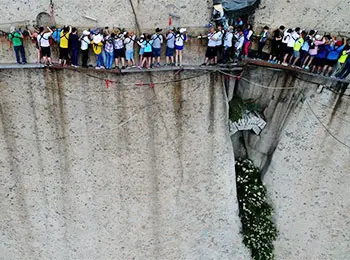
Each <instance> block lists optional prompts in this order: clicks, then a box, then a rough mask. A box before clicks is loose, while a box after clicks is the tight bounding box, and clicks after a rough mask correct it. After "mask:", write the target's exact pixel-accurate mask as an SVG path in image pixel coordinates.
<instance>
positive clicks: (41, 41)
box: [37, 27, 53, 66]
mask: <svg viewBox="0 0 350 260" xmlns="http://www.w3.org/2000/svg"><path fill="white" fill-rule="evenodd" d="M52 33H53V32H52V30H51V29H50V27H47V30H45V29H44V27H40V28H39V35H38V36H37V41H38V45H39V48H40V51H41V54H42V56H43V58H44V64H46V63H47V62H49V66H52V61H51V48H50V37H51V35H52Z"/></svg>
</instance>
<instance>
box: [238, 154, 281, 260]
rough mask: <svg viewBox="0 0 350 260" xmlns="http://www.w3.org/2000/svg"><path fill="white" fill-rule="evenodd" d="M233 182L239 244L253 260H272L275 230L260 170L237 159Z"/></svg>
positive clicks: (251, 163) (246, 161)
mask: <svg viewBox="0 0 350 260" xmlns="http://www.w3.org/2000/svg"><path fill="white" fill-rule="evenodd" d="M236 179H237V197H238V204H239V216H240V218H241V222H242V233H243V243H244V244H245V245H246V246H247V247H248V248H249V249H250V250H251V255H252V258H253V259H254V260H272V259H274V254H273V251H274V245H273V242H274V241H275V240H276V238H277V229H276V226H275V224H274V223H273V221H272V213H273V209H272V206H271V205H270V204H269V203H268V202H267V200H266V187H265V186H264V185H263V183H262V181H261V177H260V171H259V169H258V168H256V167H255V166H254V164H253V162H252V161H251V160H248V159H245V160H237V161H236Z"/></svg>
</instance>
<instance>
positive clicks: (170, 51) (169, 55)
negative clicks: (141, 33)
mask: <svg viewBox="0 0 350 260" xmlns="http://www.w3.org/2000/svg"><path fill="white" fill-rule="evenodd" d="M175 36H176V35H175V33H174V27H173V26H170V27H169V30H168V34H167V36H166V50H165V56H166V60H165V62H166V64H165V65H167V66H174V65H175V62H174V54H175Z"/></svg>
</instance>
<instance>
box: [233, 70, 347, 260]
mask: <svg viewBox="0 0 350 260" xmlns="http://www.w3.org/2000/svg"><path fill="white" fill-rule="evenodd" d="M347 85H348V84H342V83H337V82H332V81H330V80H327V79H323V78H317V77H313V76H308V75H298V74H295V73H294V72H292V71H280V70H274V69H266V68H258V67H249V68H248V69H247V70H246V71H245V73H244V76H243V79H242V80H241V81H240V83H239V84H238V85H236V86H237V87H236V89H235V94H236V95H238V96H240V97H242V98H244V99H247V98H252V99H255V102H256V103H259V104H260V105H261V106H262V108H263V115H264V117H265V119H266V121H267V126H266V128H265V129H264V130H263V132H262V133H261V134H260V136H257V135H255V134H254V133H252V132H248V131H246V132H244V133H241V135H242V137H241V140H242V139H243V140H244V142H243V143H244V145H243V147H245V149H242V146H241V149H240V150H239V149H237V151H235V153H237V155H239V153H240V154H241V155H245V154H247V155H248V156H249V158H251V159H252V160H253V161H254V163H255V164H256V165H258V166H259V167H260V168H261V169H262V170H263V173H264V182H265V184H266V185H267V187H268V192H269V197H270V199H271V201H272V204H273V205H274V207H275V213H276V214H275V221H276V224H277V227H278V230H279V237H278V239H277V242H276V255H277V259H312V260H320V259H325V260H326V259H347V258H348V256H349V254H350V249H349V241H350V235H349V232H348V230H349V229H350V223H349V221H348V216H349V214H350V200H349V196H350V192H349V189H348V187H349V185H350V178H349V170H350V164H349V158H350V133H349V123H350V99H349V94H350V92H349V90H346V91H344V90H345V88H346V87H347ZM328 88H331V89H332V91H331V90H330V89H328ZM321 89H322V90H321ZM334 92H340V93H341V94H335V93H334ZM237 135H238V137H239V134H237ZM238 137H237V136H235V137H234V140H235V141H236V142H237V140H238V139H239V138H238ZM235 146H238V147H239V145H238V144H237V143H236V144H235Z"/></svg>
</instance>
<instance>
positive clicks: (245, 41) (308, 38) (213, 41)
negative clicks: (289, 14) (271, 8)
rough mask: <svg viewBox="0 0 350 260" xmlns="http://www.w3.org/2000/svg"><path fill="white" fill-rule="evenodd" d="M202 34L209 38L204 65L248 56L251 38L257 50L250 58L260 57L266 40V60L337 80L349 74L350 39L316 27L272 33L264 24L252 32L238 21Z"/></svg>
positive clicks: (237, 59) (282, 28) (280, 28)
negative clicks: (256, 32)
mask: <svg viewBox="0 0 350 260" xmlns="http://www.w3.org/2000/svg"><path fill="white" fill-rule="evenodd" d="M203 37H207V38H208V47H207V52H206V56H205V61H204V63H203V64H202V65H203V66H207V65H217V63H218V60H219V61H221V63H227V61H228V60H229V59H230V58H232V57H233V62H234V63H237V62H239V61H240V60H241V59H244V58H247V57H248V51H249V47H250V46H251V44H252V42H253V40H256V41H257V45H258V49H257V52H256V54H255V55H254V56H253V57H252V58H254V59H263V56H264V55H263V49H264V47H265V45H266V43H267V42H268V40H269V41H270V43H271V44H270V53H268V55H269V57H268V62H269V63H272V64H281V65H283V66H292V67H298V68H300V69H303V70H306V71H310V72H312V73H317V74H322V75H324V76H331V77H337V78H339V79H345V78H346V77H347V76H348V75H349V73H350V58H348V57H349V53H350V39H348V40H346V39H337V38H336V37H334V36H331V35H330V34H326V35H321V34H318V32H317V31H315V30H310V31H306V30H301V29H300V28H294V29H286V28H285V27H284V26H280V27H279V28H277V29H276V30H274V31H273V32H272V34H271V33H270V28H269V27H268V26H265V27H264V28H263V30H262V31H261V32H260V33H259V34H257V35H255V33H254V31H253V28H252V26H251V25H250V24H248V25H244V24H242V23H241V24H239V25H238V26H237V25H236V26H235V27H232V26H229V27H228V28H227V29H226V30H224V29H223V27H222V26H220V25H219V26H218V27H217V30H215V28H214V26H211V28H210V32H209V33H208V35H207V36H199V38H203ZM218 57H221V59H220V58H218Z"/></svg>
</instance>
